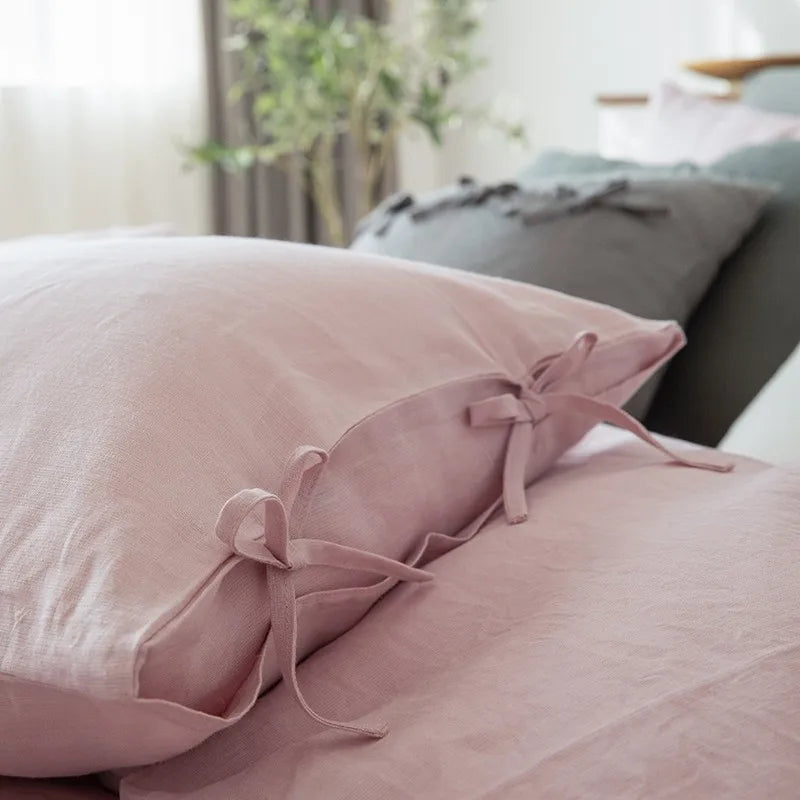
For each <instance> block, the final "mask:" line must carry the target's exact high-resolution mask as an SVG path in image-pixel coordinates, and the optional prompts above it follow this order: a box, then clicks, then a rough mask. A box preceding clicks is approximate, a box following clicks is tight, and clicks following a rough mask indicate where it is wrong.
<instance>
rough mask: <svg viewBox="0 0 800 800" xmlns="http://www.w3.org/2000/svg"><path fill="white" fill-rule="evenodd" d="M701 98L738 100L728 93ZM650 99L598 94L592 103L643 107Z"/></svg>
mask: <svg viewBox="0 0 800 800" xmlns="http://www.w3.org/2000/svg"><path fill="white" fill-rule="evenodd" d="M700 96H701V97H705V98H708V99H709V100H719V101H720V102H729V103H730V102H733V101H735V100H738V99H739V94H738V92H728V93H727V94H701V95H700ZM649 100H650V97H649V96H648V95H646V94H598V95H597V96H596V97H595V98H594V102H595V103H596V104H597V105H598V106H604V107H608V106H644V105H647V103H648V101H649Z"/></svg>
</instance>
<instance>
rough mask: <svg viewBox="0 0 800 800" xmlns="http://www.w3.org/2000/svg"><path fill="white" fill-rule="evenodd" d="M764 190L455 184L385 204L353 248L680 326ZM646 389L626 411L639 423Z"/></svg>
mask: <svg viewBox="0 0 800 800" xmlns="http://www.w3.org/2000/svg"><path fill="white" fill-rule="evenodd" d="M770 195H771V189H769V188H767V187H765V186H760V185H754V184H749V183H742V182H736V181H729V180H722V179H714V178H709V177H706V176H696V175H694V174H686V175H682V176H681V177H679V178H678V177H675V176H674V175H670V174H668V173H666V172H665V173H663V174H658V175H655V176H652V177H651V176H649V175H644V176H641V177H640V176H638V175H636V176H619V175H616V176H613V175H602V176H597V177H589V178H583V177H582V178H580V179H577V180H562V181H553V180H549V179H545V180H537V179H534V178H533V177H530V176H522V177H521V179H520V184H519V185H517V184H513V183H504V184H497V185H492V186H483V185H479V184H476V183H474V182H472V181H470V180H469V179H464V180H462V182H461V183H460V184H459V185H458V186H455V187H447V188H445V189H442V190H439V191H437V192H434V193H431V194H428V195H425V196H424V197H421V198H418V199H415V198H411V197H410V196H408V195H404V196H399V197H395V198H392V199H390V201H389V202H387V203H386V204H384V206H382V207H379V208H378V209H376V211H375V212H373V213H372V214H371V215H370V216H369V217H367V218H366V219H365V220H364V221H363V223H362V225H361V226H360V229H359V232H358V234H357V236H356V239H355V241H354V242H353V244H352V245H351V247H352V248H353V249H355V250H360V251H364V252H370V253H379V254H384V255H390V256H397V257H401V258H407V259H411V260H416V261H426V262H429V263H434V264H441V265H444V266H449V267H457V268H460V269H465V270H469V271H473V272H481V273H484V274H488V275H497V276H501V277H504V278H512V279H514V280H519V281H524V282H527V283H534V284H536V285H538V286H544V287H547V288H550V289H556V290H558V291H561V292H565V293H567V294H572V295H575V296H578V297H583V298H586V299H589V300H595V301H597V302H600V303H606V304H608V305H612V306H615V307H617V308H621V309H623V310H625V311H628V312H630V313H632V314H636V315H638V316H642V317H648V318H652V319H674V320H677V321H678V322H679V323H681V324H684V323H686V321H687V320H688V318H689V315H690V314H691V312H692V310H693V309H694V307H695V305H696V304H697V302H698V301H699V300H700V298H701V297H702V296H703V293H704V292H705V290H706V288H707V287H708V285H709V284H710V283H711V281H712V280H713V278H714V275H715V274H716V271H717V268H718V266H719V263H720V262H721V261H722V259H723V258H724V257H725V256H726V255H728V253H730V252H731V251H732V250H733V249H734V248H735V247H736V245H737V244H738V243H739V241H740V240H741V238H742V236H743V235H744V234H745V233H746V232H747V231H748V230H749V229H750V227H751V226H752V225H753V223H754V222H755V220H756V219H757V217H758V215H759V213H760V211H761V209H762V207H763V205H764V203H765V202H766V201H767V199H768V198H769V196H770ZM654 390H655V383H654V382H651V383H650V384H648V386H647V387H645V389H644V390H643V392H640V393H639V395H637V398H635V401H634V402H633V404H632V405H631V406H630V410H631V412H632V413H634V414H637V415H638V416H642V415H643V414H644V412H645V411H646V409H647V406H648V405H649V402H650V400H651V399H652V395H653V392H654Z"/></svg>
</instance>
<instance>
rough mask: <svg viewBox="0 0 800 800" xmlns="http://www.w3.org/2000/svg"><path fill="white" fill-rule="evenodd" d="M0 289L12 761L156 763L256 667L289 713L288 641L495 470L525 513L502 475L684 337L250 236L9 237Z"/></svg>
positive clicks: (570, 428) (419, 554)
mask: <svg viewBox="0 0 800 800" xmlns="http://www.w3.org/2000/svg"><path fill="white" fill-rule="evenodd" d="M0 298H2V301H1V302H0V374H2V376H3V379H2V381H0V437H2V446H0V470H2V475H3V480H2V483H0V586H2V590H3V602H2V604H0V640H1V641H2V642H3V643H4V646H3V651H2V654H0V659H1V663H0V673H2V674H1V675H0V726H2V728H3V730H6V731H13V732H14V735H13V736H3V737H0V773H5V774H13V775H23V776H48V775H61V774H70V773H75V774H77V773H84V772H90V771H96V770H102V769H110V768H120V767H125V766H128V765H134V764H143V763H148V762H153V761H156V760H160V759H164V758H167V757H169V756H171V755H174V754H176V753H179V752H181V751H184V750H187V749H188V748H190V747H192V746H194V745H196V744H197V743H198V742H200V741H202V740H203V739H205V738H206V737H208V736H210V735H211V734H213V733H214V732H216V731H218V730H220V729H222V728H225V727H227V726H229V725H231V724H232V723H234V722H235V721H236V720H237V719H239V718H240V717H241V716H242V715H243V714H244V713H245V711H247V710H248V709H249V708H250V707H251V706H252V704H253V703H254V701H255V699H256V697H257V696H258V694H259V693H260V692H261V691H262V690H264V689H266V688H269V687H270V686H272V685H274V684H275V683H276V682H277V681H278V680H279V679H280V678H281V676H283V677H284V678H285V679H286V680H288V681H289V682H290V684H291V685H292V686H293V690H294V695H295V697H296V699H297V701H298V702H300V703H301V704H303V705H304V707H305V708H306V709H307V711H308V713H310V714H312V715H314V712H313V710H312V709H311V708H309V707H308V706H307V705H306V704H305V701H304V700H303V697H302V687H300V686H299V685H298V684H297V682H296V677H295V674H294V664H295V661H296V660H297V659H298V658H301V657H303V656H305V655H307V654H308V653H310V652H312V651H313V650H315V649H317V648H319V647H320V646H321V645H323V644H325V643H327V642H329V641H331V640H332V639H334V638H335V637H336V636H338V635H339V634H341V633H342V632H343V631H345V630H346V629H348V628H349V627H350V626H352V625H353V624H354V623H355V622H357V621H358V619H359V618H360V617H361V616H363V614H364V613H365V612H366V611H367V610H368V609H369V607H370V606H371V605H372V604H373V603H374V602H375V601H376V600H377V599H378V598H379V597H380V596H381V595H383V594H384V593H385V592H387V591H388V590H389V589H390V588H391V587H392V586H393V585H395V584H396V583H397V582H398V581H400V580H410V581H425V580H427V579H428V578H429V577H430V576H429V575H428V574H427V573H426V572H424V571H422V570H420V569H419V565H421V564H424V563H425V562H426V561H428V560H430V559H431V558H433V557H434V556H436V555H439V554H441V553H442V552H444V551H446V550H448V549H450V548H452V547H454V546H455V545H457V544H458V543H459V542H461V541H463V540H464V539H465V538H468V537H469V536H472V535H473V534H474V533H475V532H476V531H477V530H478V529H479V528H480V527H481V525H482V524H483V521H484V520H485V518H486V515H487V514H488V513H491V511H492V510H493V509H494V508H495V507H496V506H497V504H498V502H500V500H498V497H499V496H500V495H501V492H502V494H503V498H504V500H505V504H506V510H507V514H508V516H509V518H510V519H512V520H514V521H518V520H521V519H523V518H524V517H525V506H524V495H523V486H524V484H526V483H529V482H530V481H532V480H533V479H534V478H536V477H537V476H538V475H540V474H541V473H542V472H543V471H544V470H546V469H547V468H548V467H549V466H550V465H551V464H552V463H553V462H554V461H555V460H556V458H558V456H559V455H560V454H561V453H562V452H563V451H564V450H565V449H567V448H568V447H569V446H571V445H572V444H573V443H575V442H576V441H578V440H579V439H580V438H581V437H582V436H583V434H584V433H586V431H587V430H589V429H590V428H591V427H592V425H593V424H594V423H595V421H596V420H597V419H600V418H612V419H617V420H618V418H619V415H620V412H618V411H615V410H614V407H613V405H612V404H620V403H623V402H624V401H625V400H626V399H627V398H628V397H629V396H630V395H631V394H632V393H633V392H634V391H635V390H636V388H637V387H638V386H639V385H640V384H641V383H642V381H643V380H645V379H646V377H647V376H648V375H650V374H651V373H652V372H653V371H654V370H655V369H656V368H657V367H658V366H659V365H660V364H661V363H663V361H664V360H665V359H666V358H668V357H669V356H670V355H671V354H672V353H674V352H675V350H676V349H678V348H679V347H680V345H681V344H682V341H683V337H682V334H681V332H680V330H679V328H678V327H677V326H676V325H674V324H672V323H663V322H651V321H644V320H641V319H637V318H635V317H632V316H629V315H627V314H625V313H622V312H620V311H617V310H614V309H611V308H608V307H605V306H601V305H597V304H593V303H590V302H586V301H583V300H579V299H576V298H572V297H568V296H565V295H561V294H558V293H555V292H552V291H547V290H543V289H539V288H536V287H533V286H527V285H522V284H518V283H514V282H511V281H503V280H499V279H492V278H486V277H482V276H479V275H474V274H468V273H462V272H458V271H455V270H446V269H442V268H435V267H427V266H423V265H418V264H411V263H407V262H402V261H393V260H389V259H383V258H379V257H374V256H364V255H360V254H355V253H352V252H348V251H336V250H328V249H323V248H314V247H308V246H298V245H290V244H282V243H276V242H266V241H258V240H247V239H231V238H201V239H181V238H170V239H155V238H154V239H147V238H141V239H137V240H132V239H131V240H126V241H122V240H120V241H115V240H97V241H76V242H60V243H58V244H55V243H50V244H48V243H39V244H34V243H27V244H24V243H21V244H19V245H14V244H8V245H5V246H4V247H3V248H2V249H0ZM576 396H577V397H576ZM570 397H572V398H573V399H572V400H570V399H569V398H570ZM565 398H566V399H565ZM623 422H624V419H623ZM509 431H511V434H510V435H509ZM470 520H474V522H473V524H472V525H471V526H470V528H469V529H468V532H467V533H462V534H461V535H460V536H456V535H455V533H456V532H457V531H459V529H461V528H462V527H463V526H464V525H466V524H467V523H469V522H470ZM434 532H435V533H434ZM357 690H358V687H357V686H350V687H346V686H344V685H342V686H340V691H353V692H357ZM320 721H322V722H325V723H327V724H331V725H333V726H339V727H345V728H347V727H348V726H346V725H344V724H341V723H337V722H334V721H325V720H320ZM352 730H355V732H357V733H365V734H367V735H373V736H380V735H382V734H383V732H384V730H383V729H382V728H381V727H380V726H377V727H376V726H372V725H368V726H365V727H354V728H352Z"/></svg>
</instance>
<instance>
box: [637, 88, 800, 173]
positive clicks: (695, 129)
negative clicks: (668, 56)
mask: <svg viewBox="0 0 800 800" xmlns="http://www.w3.org/2000/svg"><path fill="white" fill-rule="evenodd" d="M647 124H648V130H647V131H646V132H645V135H644V140H643V144H642V151H641V158H642V160H643V161H648V162H650V163H656V164H672V163H674V162H676V161H693V162H694V163H696V164H711V163H713V162H714V161H717V160H718V159H720V158H722V157H723V156H725V155H727V154H728V153H732V152H733V151H734V150H741V149H742V148H743V147H749V146H751V145H756V144H765V143H767V142H775V141H780V140H785V139H796V140H800V116H794V115H791V114H776V113H774V112H771V111H761V110H759V109H757V108H752V107H750V106H746V105H744V104H743V103H736V102H731V101H728V100H713V99H709V98H708V97H701V96H700V95H696V94H692V93H691V92H686V91H684V90H683V89H681V88H680V87H678V86H675V85H674V84H671V83H663V84H662V85H661V86H659V88H658V89H657V90H656V91H655V92H654V93H653V95H652V97H651V99H650V103H649V104H648V120H647Z"/></svg>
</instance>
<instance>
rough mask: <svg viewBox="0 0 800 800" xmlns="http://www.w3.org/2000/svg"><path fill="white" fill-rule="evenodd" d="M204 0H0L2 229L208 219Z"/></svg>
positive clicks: (180, 225)
mask: <svg viewBox="0 0 800 800" xmlns="http://www.w3.org/2000/svg"><path fill="white" fill-rule="evenodd" d="M202 39H203V37H202V19H201V10H200V3H199V0H0V238H6V237H11V236H19V235H25V234H30V233H57V232H62V231H68V230H75V229H91V228H101V227H108V226H117V225H123V226H124V225H140V224H149V223H154V222H166V223H171V224H172V225H173V226H174V227H175V228H176V229H177V230H178V231H179V232H180V233H196V232H205V231H207V230H208V227H209V212H208V205H209V203H208V181H209V178H208V175H207V174H206V172H205V171H203V170H195V171H192V172H186V171H185V170H183V169H182V165H183V160H184V159H183V156H182V154H181V152H180V149H179V145H180V144H181V143H194V142H197V141H199V140H201V139H202V138H203V137H204V136H205V135H206V118H205V99H204V96H205V89H204V66H203V41H202Z"/></svg>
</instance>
